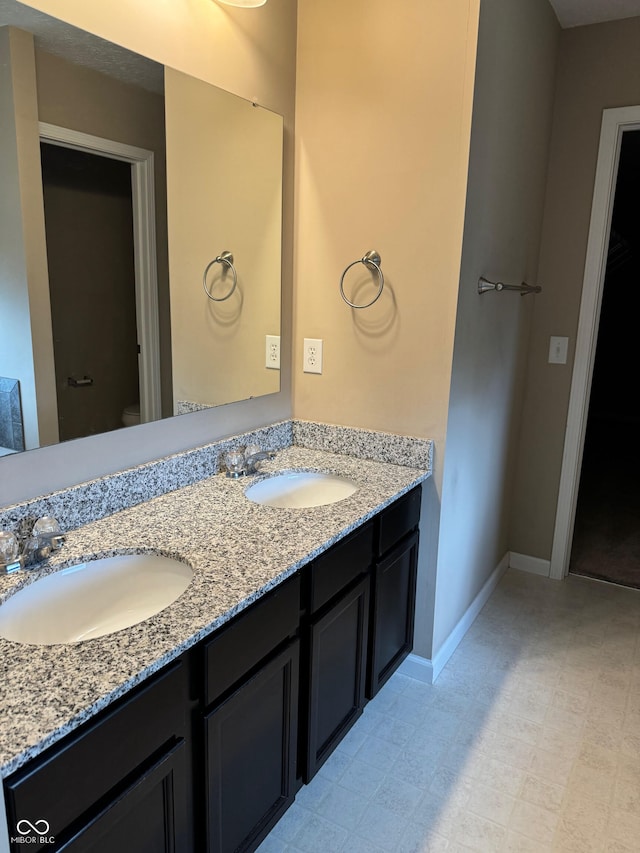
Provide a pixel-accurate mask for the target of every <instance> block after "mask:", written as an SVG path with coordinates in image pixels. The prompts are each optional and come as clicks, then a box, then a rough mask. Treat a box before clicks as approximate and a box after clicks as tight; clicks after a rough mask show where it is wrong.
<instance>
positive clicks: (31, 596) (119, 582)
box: [0, 554, 193, 646]
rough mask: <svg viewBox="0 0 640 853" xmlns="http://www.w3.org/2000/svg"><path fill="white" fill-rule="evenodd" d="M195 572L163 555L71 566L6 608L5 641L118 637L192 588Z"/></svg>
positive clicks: (1, 609)
mask: <svg viewBox="0 0 640 853" xmlns="http://www.w3.org/2000/svg"><path fill="white" fill-rule="evenodd" d="M192 577H193V571H192V570H191V569H190V568H189V566H186V565H185V564H184V563H180V562H178V560H173V559H171V558H169V557H161V556H159V555H158V554H127V555H125V556H119V557H105V558H103V559H100V560H92V561H90V562H86V563H80V564H78V565H77V566H69V568H67V569H60V571H58V572H53V573H52V574H50V575H46V576H45V577H43V578H40V579H39V580H37V581H34V582H33V583H31V584H29V585H28V586H25V587H23V588H22V589H20V590H18V592H16V593H15V594H14V595H12V596H11V597H10V598H8V599H7V600H6V601H5V602H4V604H1V605H0V637H4V638H5V640H13V641H14V642H18V643H31V644H34V645H39V646H49V645H56V644H58V643H77V642H80V641H81V640H90V639H93V638H94V637H102V636H104V635H105V634H112V633H114V632H115V631H120V630H122V629H123V628H129V627H130V626H131V625H136V624H137V623H138V622H142V621H143V620H144V619H148V618H149V617H150V616H153V615H155V614H156V613H159V612H160V611H161V610H163V609H164V608H165V607H167V606H168V605H169V604H171V603H172V602H173V601H175V600H176V599H177V598H178V596H180V595H181V594H182V593H183V592H184V591H185V589H186V588H187V587H188V586H189V583H190V582H191V579H192Z"/></svg>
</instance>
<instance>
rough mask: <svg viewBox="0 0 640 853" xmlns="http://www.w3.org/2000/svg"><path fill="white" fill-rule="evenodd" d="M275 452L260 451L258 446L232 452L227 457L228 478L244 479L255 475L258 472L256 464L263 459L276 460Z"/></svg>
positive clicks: (251, 445)
mask: <svg viewBox="0 0 640 853" xmlns="http://www.w3.org/2000/svg"><path fill="white" fill-rule="evenodd" d="M275 457H276V453H275V450H260V448H259V447H258V445H257V444H250V445H248V446H247V447H245V448H244V449H238V450H230V451H229V452H228V453H227V454H226V456H225V464H226V467H227V477H233V478H234V479H237V478H238V477H244V476H246V475H248V474H255V473H256V471H257V470H258V469H257V468H256V463H257V462H260V461H261V460H262V459H275Z"/></svg>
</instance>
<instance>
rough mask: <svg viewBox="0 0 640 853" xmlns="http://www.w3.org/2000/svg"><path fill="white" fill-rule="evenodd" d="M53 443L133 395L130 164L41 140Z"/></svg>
mask: <svg viewBox="0 0 640 853" xmlns="http://www.w3.org/2000/svg"><path fill="white" fill-rule="evenodd" d="M41 159H42V177H43V193H44V211H45V229H46V238H47V262H48V267H49V288H50V298H51V316H52V327H53V347H54V358H55V374H56V393H57V401H58V421H59V429H60V440H61V441H64V440H67V439H72V438H79V437H82V436H87V435H95V434H98V433H102V432H107V431H110V430H114V429H119V428H120V427H121V426H123V420H122V419H123V413H124V412H125V410H128V409H130V407H131V406H132V404H135V403H137V402H138V400H139V377H138V335H137V325H136V297H135V267H134V235H133V213H132V191H131V165H130V164H129V163H126V162H122V161H120V160H116V159H112V158H108V157H102V156H99V155H97V154H91V153H88V152H85V151H78V150H74V149H72V148H67V147H63V146H59V145H53V144H49V143H44V142H43V143H42V144H41Z"/></svg>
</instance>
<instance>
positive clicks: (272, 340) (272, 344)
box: [264, 335, 280, 370]
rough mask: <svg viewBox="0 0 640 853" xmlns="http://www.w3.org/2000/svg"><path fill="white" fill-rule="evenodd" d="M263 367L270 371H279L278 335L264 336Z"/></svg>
mask: <svg viewBox="0 0 640 853" xmlns="http://www.w3.org/2000/svg"><path fill="white" fill-rule="evenodd" d="M265 346H266V349H265V356H264V358H265V361H264V366H265V367H268V368H270V369H271V370H279V369H280V335H266V344H265Z"/></svg>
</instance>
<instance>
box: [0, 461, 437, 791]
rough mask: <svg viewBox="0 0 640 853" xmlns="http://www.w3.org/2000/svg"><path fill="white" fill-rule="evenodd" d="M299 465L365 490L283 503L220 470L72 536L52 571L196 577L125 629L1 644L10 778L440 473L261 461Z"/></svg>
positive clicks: (0, 688) (16, 581)
mask: <svg viewBox="0 0 640 853" xmlns="http://www.w3.org/2000/svg"><path fill="white" fill-rule="evenodd" d="M291 468H297V469H300V468H307V469H312V470H321V471H327V472H330V473H335V474H341V475H344V476H346V477H349V478H351V479H352V480H354V481H355V482H356V483H357V484H358V489H357V491H356V492H355V493H354V494H353V495H351V496H350V497H348V498H345V499H344V500H341V501H339V502H337V503H334V504H329V505H327V506H320V507H313V508H309V509H281V508H276V507H269V506H262V505H259V504H255V503H252V502H251V501H249V500H248V499H247V498H245V496H244V490H245V489H246V487H247V486H248V485H250V483H251V482H253V481H254V480H255V478H254V477H251V478H243V479H241V480H231V479H228V478H226V477H225V476H224V475H216V476H213V477H210V478H208V479H205V480H201V481H200V482H198V483H195V484H193V485H190V486H185V487H183V488H181V489H178V490H177V491H174V492H170V493H168V494H165V495H161V496H160V497H157V498H154V499H152V500H149V501H146V502H145V503H141V504H138V505H137V506H134V507H131V508H129V509H125V510H122V511H121V512H118V513H115V514H114V515H111V516H108V517H107V518H103V519H101V520H99V521H95V522H92V523H91V524H87V525H85V526H84V527H81V528H79V529H78V530H75V531H72V532H70V533H69V534H68V536H67V542H66V544H65V546H64V548H63V549H62V550H61V551H60V552H57V553H56V555H55V558H52V559H51V561H50V565H49V566H47V568H45V569H44V570H43V571H45V572H48V571H53V570H55V569H58V568H61V567H63V566H65V565H69V564H72V563H77V562H81V561H82V560H83V559H86V558H87V557H96V556H111V555H115V554H123V553H141V552H144V551H154V552H156V553H161V554H165V555H167V556H172V557H175V558H177V559H180V560H182V561H184V562H186V563H187V564H188V565H190V566H191V568H192V569H193V570H194V577H193V580H192V582H191V584H190V585H189V587H188V588H187V590H186V591H185V592H184V593H183V594H182V595H181V596H180V598H178V599H177V601H175V602H174V603H173V604H171V605H170V606H169V607H167V608H165V609H164V610H162V611H161V612H160V613H158V614H157V615H156V616H153V617H151V618H150V619H148V620H146V621H145V622H142V623H140V624H139V625H134V626H133V627H131V628H127V629H124V630H122V631H119V632H117V633H115V634H110V635H107V636H105V637H100V638H97V639H94V640H88V641H86V642H82V643H77V644H68V645H57V646H35V645H23V644H19V643H13V642H9V641H7V640H3V639H0V655H1V657H2V661H3V678H2V682H1V685H0V696H1V698H0V709H1V710H0V768H1V771H0V772H1V773H2V776H3V777H5V776H7V775H9V774H10V773H12V772H13V771H14V770H16V769H17V768H18V767H20V766H21V765H22V764H24V763H25V762H26V761H27V760H29V759H30V758H32V757H33V756H35V755H37V754H38V753H39V752H41V751H42V750H44V749H45V748H46V747H48V746H50V745H51V744H53V743H55V742H56V741H57V740H59V739H60V738H61V737H63V736H64V735H66V734H67V733H68V732H70V731H72V730H73V729H74V728H76V727H77V726H79V725H80V724H81V723H83V722H84V721H85V720H87V719H89V718H90V717H92V716H93V715H94V714H95V713H97V712H98V711H100V710H101V709H102V708H104V707H105V706H107V705H108V704H109V703H110V702H112V701H113V700H114V699H116V698H118V697H119V696H121V695H123V694H124V693H126V692H127V691H128V690H130V689H131V688H132V687H133V686H135V685H136V684H138V683H139V682H140V681H142V680H143V679H144V678H146V677H147V676H149V675H150V674H151V673H153V672H155V671H157V670H158V669H160V668H161V667H163V666H164V665H165V664H167V663H168V662H169V661H171V660H173V659H174V658H176V657H177V656H178V655H180V654H181V653H182V652H183V651H185V650H186V649H188V648H190V647H191V646H193V645H194V644H195V643H197V642H198V641H199V640H201V639H202V638H203V637H205V636H207V635H208V634H210V633H211V632H212V631H214V630H215V629H216V628H217V627H219V626H220V625H222V624H223V623H224V622H226V621H227V620H228V619H230V618H231V617H232V616H233V615H234V614H235V613H237V612H239V611H240V610H242V609H244V608H245V607H247V606H248V605H249V604H251V602H253V601H255V600H256V599H257V598H259V597H260V596H261V595H262V594H263V593H265V592H266V591H267V590H268V589H271V588H272V587H274V586H276V585H277V584H279V583H280V582H281V581H283V580H284V579H285V578H287V577H288V576H289V575H291V574H293V573H294V572H295V571H296V570H297V569H299V568H300V567H301V566H302V565H304V564H305V563H307V562H309V561H310V560H311V559H313V558H314V557H315V556H316V555H317V554H319V553H321V552H322V551H324V550H326V549H327V548H328V547H330V546H331V545H332V544H333V543H334V542H336V541H338V540H339V539H341V538H342V537H344V536H345V535H347V534H348V533H349V532H350V531H351V530H353V529H355V528H356V527H357V526H359V525H360V524H362V522H364V521H366V520H367V519H368V518H370V517H372V516H373V515H374V514H375V513H377V512H378V511H379V510H380V509H382V508H383V507H385V506H387V505H388V504H389V503H391V502H392V501H393V500H395V499H396V498H397V497H399V496H400V495H402V494H404V493H405V492H407V491H409V490H410V489H411V488H413V487H414V486H416V485H417V484H418V483H420V482H422V481H423V480H425V479H426V478H427V477H428V476H429V472H428V471H426V470H421V469H417V468H408V467H403V466H400V465H392V464H388V463H382V462H372V461H366V460H362V459H354V458H353V457H350V456H342V455H338V454H334V453H328V452H325V451H317V450H307V449H303V448H300V447H289V448H287V449H286V450H282V451H280V452H279V453H278V455H277V458H276V459H275V460H273V461H269V462H264V463H261V470H262V472H263V474H266V473H268V472H278V471H282V470H288V469H291ZM40 574H41V573H40V572H39V573H38V576H40ZM34 578H35V575H34V574H31V573H18V574H16V575H10V576H6V577H3V578H1V579H0V596H1V597H2V598H3V599H4V598H6V596H7V595H8V594H10V593H11V592H12V591H13V590H14V589H15V588H17V587H18V586H20V585H22V584H24V583H25V582H30V581H31V580H32V579H34Z"/></svg>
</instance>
